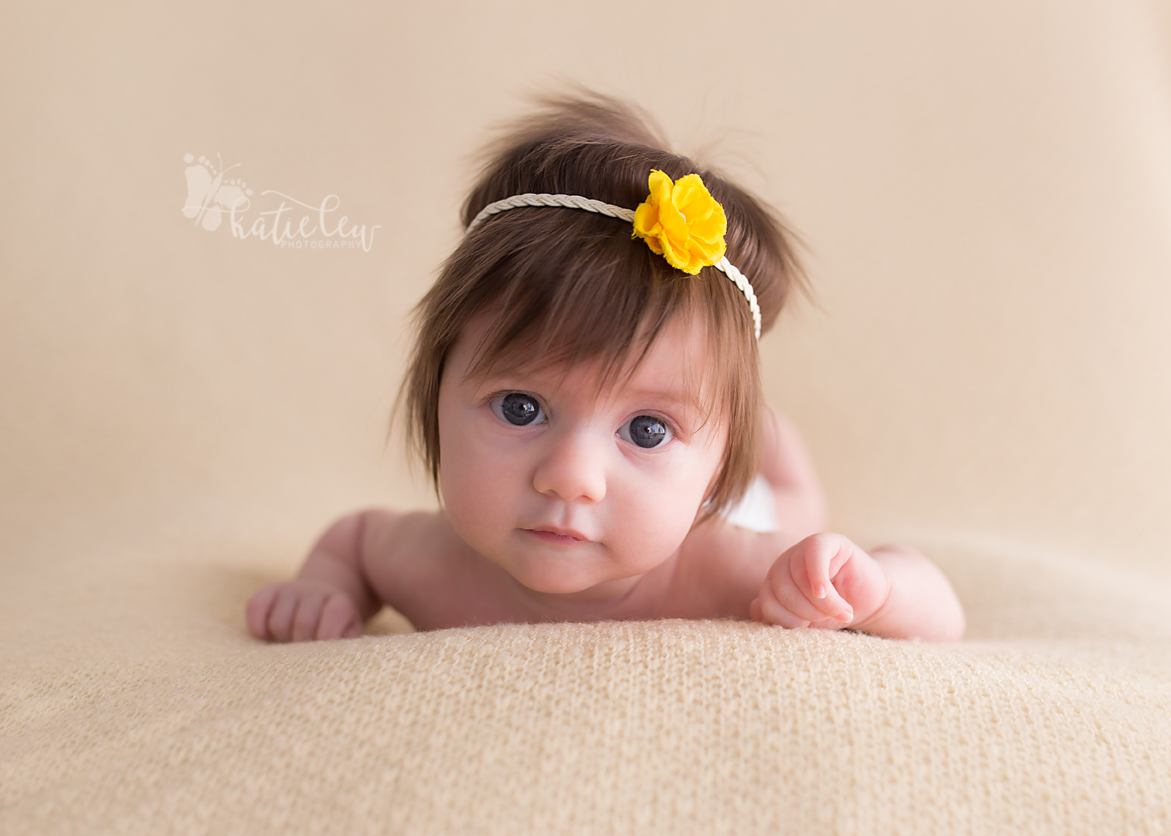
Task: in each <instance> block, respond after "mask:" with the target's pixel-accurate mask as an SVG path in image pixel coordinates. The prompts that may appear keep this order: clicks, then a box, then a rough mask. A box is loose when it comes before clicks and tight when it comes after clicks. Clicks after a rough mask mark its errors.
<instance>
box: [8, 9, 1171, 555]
mask: <svg viewBox="0 0 1171 836" xmlns="http://www.w3.org/2000/svg"><path fill="white" fill-rule="evenodd" d="M5 16H6V18H7V19H8V21H9V23H8V25H6V26H5V27H3V30H2V32H0V41H2V42H0V61H2V62H3V79H4V84H3V112H4V114H5V118H4V122H5V129H4V131H3V132H2V134H0V143H2V146H0V151H2V160H3V163H2V165H0V171H2V172H3V174H2V176H3V178H4V179H3V184H4V191H5V195H6V199H5V200H4V201H3V202H2V205H0V229H2V230H3V237H2V239H0V246H2V247H3V249H2V250H0V258H2V259H3V260H2V262H0V266H2V270H3V276H2V280H0V318H2V321H0V341H2V342H0V346H2V350H0V379H2V380H3V382H4V395H3V398H2V399H0V428H2V432H0V491H2V495H3V496H4V502H3V503H2V507H0V515H2V517H0V519H2V521H3V526H2V530H3V531H4V532H5V538H6V539H7V540H8V542H9V543H10V544H14V545H17V546H22V547H27V546H30V545H32V544H34V543H35V542H37V541H39V540H40V539H41V538H43V537H46V536H52V537H56V536H59V535H61V534H62V529H66V528H68V529H70V530H72V531H74V532H75V534H76V535H77V536H81V537H83V538H84V537H90V536H92V531H91V529H92V528H93V527H103V526H107V525H108V526H112V527H113V528H114V530H116V531H118V532H120V533H121V532H125V531H126V526H128V525H133V526H138V525H151V524H152V521H154V520H157V519H158V518H159V517H160V516H166V517H168V518H171V519H173V518H174V517H173V513H174V511H175V510H176V507H181V508H185V509H187V510H189V511H195V510H196V509H198V510H199V515H198V519H199V520H200V522H199V525H200V526H201V527H202V526H204V525H206V524H207V523H208V522H209V521H211V520H216V521H219V520H220V519H221V518H223V517H229V518H233V519H236V518H239V520H240V524H241V526H242V527H244V528H250V527H254V528H257V529H263V528H265V527H271V526H273V525H278V526H281V527H282V529H287V530H289V531H290V532H291V533H295V535H296V536H294V537H293V539H294V540H295V539H297V538H298V537H306V538H307V537H310V536H312V534H313V533H314V531H315V529H317V528H319V527H320V526H321V525H323V524H324V522H325V521H326V520H327V518H329V517H330V516H331V515H332V514H333V513H335V512H337V511H340V510H342V509H345V508H348V507H349V506H351V505H353V504H355V503H364V502H371V501H379V502H382V501H386V502H391V503H395V504H398V505H415V504H427V503H430V502H431V498H430V496H429V494H428V491H427V489H426V486H425V485H424V484H422V482H421V481H419V480H416V481H411V480H410V478H409V476H408V473H407V469H406V468H405V466H404V462H403V458H402V456H401V455H400V452H399V450H400V446H401V445H400V443H399V441H398V438H397V437H395V439H393V440H392V442H391V444H390V445H389V447H386V446H385V445H384V440H385V432H384V430H385V427H384V425H385V419H386V416H387V414H388V412H389V408H390V407H391V405H392V403H393V399H394V392H395V386H396V385H397V382H398V378H399V374H400V370H401V367H402V359H403V355H404V350H405V346H406V344H407V339H406V336H405V334H404V317H405V315H406V313H407V312H408V311H409V309H410V307H411V305H412V304H413V303H414V302H415V300H416V299H417V298H418V297H419V295H420V294H421V293H422V292H423V290H424V288H425V287H426V286H427V284H428V283H429V282H430V281H431V279H432V277H433V276H434V274H435V269H436V266H437V265H438V264H439V263H440V261H441V260H442V259H443V258H444V257H445V255H446V254H447V253H448V251H449V250H450V248H451V246H452V244H453V243H454V242H455V241H456V239H457V237H458V235H459V230H458V225H457V221H456V212H457V207H458V205H459V202H460V200H461V198H462V196H463V194H464V191H465V188H466V185H465V184H466V183H467V180H468V177H469V175H470V172H471V171H472V167H471V162H470V160H471V155H472V154H473V153H474V152H475V151H476V149H478V148H479V146H480V145H481V143H482V142H483V140H484V137H485V132H486V130H488V129H489V128H490V127H491V126H492V125H494V124H497V123H499V122H500V121H501V120H502V119H506V118H508V117H510V116H512V115H514V114H515V113H517V112H518V109H519V108H520V107H521V103H522V102H523V101H524V97H525V96H526V95H528V94H530V93H531V92H533V91H543V90H548V89H550V88H553V89H556V87H557V85H558V84H559V83H565V82H579V83H582V84H585V85H588V86H590V87H593V88H595V89H598V90H601V91H604V92H608V93H613V94H616V95H620V96H624V97H628V98H630V99H632V100H634V101H636V102H638V103H640V104H642V105H644V106H646V107H647V108H649V109H650V110H651V111H652V112H653V113H654V114H656V116H657V117H658V118H659V120H660V121H661V122H662V124H663V125H664V127H665V129H666V130H667V132H668V134H669V135H670V136H671V137H672V138H673V139H674V140H675V141H676V143H677V147H678V149H680V150H683V151H686V152H698V153H701V154H702V155H703V156H705V157H706V158H708V159H710V160H713V161H714V162H715V163H716V164H719V165H722V166H724V167H725V168H727V169H729V170H731V171H733V172H734V173H735V174H737V175H738V176H740V177H741V178H742V179H743V180H744V181H745V182H746V183H747V184H748V185H750V186H751V187H752V188H754V189H755V190H757V191H758V192H759V193H761V194H762V195H763V196H764V197H766V198H767V199H768V200H769V201H771V202H772V203H773V204H774V205H775V206H777V207H778V208H779V209H780V210H781V211H782V212H783V213H785V214H786V216H787V217H788V218H789V219H790V220H791V221H792V223H793V224H794V225H795V226H796V228H797V229H798V230H800V232H801V233H802V234H803V236H804V238H805V240H806V241H807V243H808V244H809V249H810V255H809V258H808V265H809V270H810V274H811V276H812V279H813V283H814V286H815V288H816V292H817V302H818V307H817V308H813V307H811V306H805V307H804V308H802V309H794V310H793V311H792V312H791V313H790V315H788V316H787V317H786V318H785V319H784V321H783V322H782V324H781V327H780V329H779V333H774V334H773V335H771V336H769V337H768V338H767V339H766V341H765V343H764V354H765V379H766V382H767V387H768V393H769V396H770V398H771V399H772V401H773V402H774V403H776V404H779V405H780V406H782V407H784V408H785V409H787V410H789V411H790V412H791V413H792V414H793V416H794V417H795V419H796V420H797V421H798V423H799V424H800V425H801V427H802V429H803V430H804V431H805V433H806V435H807V436H808V439H809V442H810V444H811V445H812V448H813V451H814V454H815V456H816V458H817V461H818V463H819V464H820V466H821V469H822V472H823V474H824V477H825V480H826V483H827V486H828V490H829V493H830V496H831V499H832V510H833V515H834V522H835V525H836V526H837V527H838V528H840V529H842V530H844V531H846V532H850V533H853V534H855V535H857V536H872V535H873V536H880V535H882V534H885V533H887V532H912V533H913V532H916V531H923V532H924V536H927V535H928V534H930V535H931V536H936V535H939V534H941V533H944V534H946V536H964V537H995V538H1006V539H1010V540H1013V541H1015V542H1018V543H1020V544H1022V545H1023V546H1027V547H1044V548H1056V549H1060V550H1063V551H1065V552H1068V553H1076V554H1077V555H1081V556H1085V557H1088V558H1094V559H1102V560H1109V561H1110V562H1112V563H1114V562H1117V563H1120V564H1127V565H1130V566H1135V567H1143V568H1144V569H1156V568H1160V569H1166V567H1167V566H1168V561H1167V559H1166V553H1165V550H1164V548H1163V546H1164V543H1165V542H1166V540H1167V538H1168V526H1169V525H1171V522H1169V516H1168V515H1167V514H1166V513H1164V512H1165V510H1166V509H1167V507H1168V499H1169V498H1171V475H1169V474H1171V433H1168V432H1166V428H1167V427H1168V426H1171V381H1169V379H1168V374H1167V369H1168V364H1167V361H1166V358H1167V357H1168V356H1169V355H1171V351H1169V349H1171V330H1169V329H1168V328H1167V327H1166V325H1165V322H1166V315H1167V311H1168V309H1169V305H1168V303H1169V301H1171V283H1169V282H1168V278H1169V276H1171V236H1169V235H1168V232H1169V231H1171V153H1169V150H1168V149H1171V110H1169V108H1168V103H1169V91H1171V74H1169V70H1168V67H1169V60H1168V59H1169V49H1171V37H1169V36H1171V29H1169V25H1168V19H1169V17H1171V15H1169V13H1168V9H1167V7H1166V5H1165V4H1148V3H1144V2H1137V1H1136V2H1125V3H1117V2H1105V0H1103V2H1082V3H1076V4H1074V3H1063V4H1045V3H1030V4H1021V3H1015V2H1005V3H968V4H964V3H959V4H946V7H943V6H940V4H935V3H916V2H906V3H884V4H869V3H819V4H807V3H735V2H733V3H730V4H727V5H725V6H723V7H721V11H719V12H716V11H712V10H708V9H707V7H706V5H704V4H699V3H681V4H672V5H671V6H670V7H663V6H657V5H651V4H630V3H627V2H622V3H610V2H595V3H589V4H563V5H557V4H549V3H538V2H533V3H527V2H516V3H509V4H477V3H463V4H459V3H455V4H443V3H439V4H430V5H422V4H418V5H415V4H411V5H407V4H378V3H368V4H361V3H359V4H351V5H348V6H328V7H325V6H322V7H316V6H308V5H306V6H305V7H302V8H298V7H296V6H288V5H285V4H273V5H269V6H244V7H241V6H239V5H237V4H228V3H224V4H216V3H206V4H202V5H201V6H198V7H192V8H188V9H185V10H180V9H178V8H177V7H176V8H170V7H165V8H164V7H162V6H159V5H158V4H150V3H143V4H141V5H138V6H134V5H131V4H120V5H119V6H117V7H116V8H112V9H111V8H106V7H102V8H101V9H98V8H97V7H94V8H89V7H85V6H71V5H67V6H55V5H53V4H20V5H15V4H12V5H11V6H10V8H9V10H8V11H7V12H6V14H5ZM187 153H190V154H193V155H194V156H195V157H196V158H198V157H200V156H202V155H206V156H208V157H210V158H211V159H213V160H215V159H216V158H217V155H220V156H221V157H222V160H223V163H224V165H225V166H228V165H237V166H238V168H236V169H234V170H233V171H231V172H229V176H231V177H239V178H242V179H243V180H244V181H246V182H247V184H248V187H249V188H253V189H254V190H255V191H256V195H255V196H256V197H257V200H258V205H257V210H258V211H259V210H262V209H270V210H271V209H273V208H275V206H276V205H277V204H273V203H269V202H268V200H269V199H270V198H265V199H264V201H261V200H260V199H259V192H260V191H261V190H269V189H271V190H276V191H280V192H283V193H285V194H288V195H290V196H292V197H294V198H297V199H299V200H302V201H304V202H306V203H310V204H313V205H318V204H319V203H320V201H321V200H322V199H323V198H325V197H326V196H327V195H331V194H332V195H336V196H337V198H338V201H339V203H340V207H341V208H340V212H339V213H344V214H346V215H348V216H349V217H350V218H351V219H352V220H351V223H353V224H365V225H367V226H368V227H373V226H374V225H378V226H380V227H381V228H380V229H378V230H376V231H375V232H374V240H373V246H372V247H371V249H370V251H369V252H365V251H358V252H353V251H348V250H347V251H344V252H340V251H337V250H322V251H306V250H300V251H296V250H281V249H280V248H279V247H276V246H273V244H272V243H271V242H270V241H267V240H266V241H259V240H256V239H255V238H250V239H247V240H240V239H237V238H233V237H232V236H231V235H230V233H229V225H228V223H227V222H226V221H225V222H224V223H223V224H222V225H221V227H220V228H219V229H218V230H216V231H215V232H209V231H207V230H205V229H203V228H202V227H199V226H195V225H193V222H192V221H191V220H188V219H186V218H184V217H183V215H182V214H181V212H180V208H181V207H182V206H183V203H184V200H185V198H186V194H187V189H186V183H185V179H184V169H185V168H186V164H185V163H184V160H183V156H184V154H187ZM271 199H272V200H278V199H277V198H275V197H274V198H271ZM252 217H253V218H255V215H253V216H252ZM204 506H208V507H204ZM293 528H295V529H296V531H295V532H292V529H293Z"/></svg>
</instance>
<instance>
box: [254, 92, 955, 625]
mask: <svg viewBox="0 0 1171 836" xmlns="http://www.w3.org/2000/svg"><path fill="white" fill-rule="evenodd" d="M662 148H663V143H662V142H661V141H659V139H658V138H657V137H656V135H655V134H654V133H653V132H651V131H650V130H649V129H648V127H647V126H646V124H645V122H644V121H643V120H642V119H641V118H640V117H639V116H638V115H637V114H636V113H635V112H634V111H633V110H631V109H630V108H627V107H625V106H622V105H620V104H618V103H616V102H614V101H611V100H608V99H603V98H600V97H595V98H582V99H573V100H565V101H556V102H551V103H549V104H548V105H547V106H546V107H545V108H544V109H543V110H542V111H540V112H539V113H538V114H537V115H536V116H534V117H533V118H531V119H530V120H528V121H526V122H523V123H521V124H520V125H519V126H517V127H516V128H515V129H514V130H513V132H512V133H510V134H509V135H508V136H507V137H506V138H505V140H504V141H503V142H502V143H500V145H499V146H498V147H497V148H495V150H494V153H493V154H492V156H491V157H490V161H489V163H488V165H487V167H486V168H485V170H484V173H483V175H482V176H481V177H480V179H479V181H478V182H477V183H476V185H475V187H474V188H473V189H472V192H471V195H470V196H469V198H468V200H467V203H466V205H465V206H464V213H463V221H464V224H465V225H466V226H467V234H466V235H465V236H464V239H463V241H462V242H461V243H460V245H459V246H458V247H457V248H456V251H455V253H454V254H453V255H452V256H451V257H450V258H449V259H448V261H447V263H446V264H445V266H444V268H443V271H442V273H441V275H440V277H439V279H438V281H437V282H436V283H435V285H434V286H433V287H432V288H431V290H430V291H429V292H428V293H427V295H426V296H425V297H424V298H423V300H422V302H421V303H420V304H419V308H418V312H417V316H418V337H417V342H416V345H415V348H414V353H413V356H412V360H411V365H410V369H409V372H408V375H407V379H406V380H405V382H404V385H403V394H404V402H405V407H406V411H407V417H408V422H409V430H410V434H411V438H412V440H413V442H414V443H415V445H416V447H417V448H418V450H419V452H420V453H421V454H422V457H423V459H424V460H425V462H426V463H427V465H428V467H429V470H430V474H431V477H432V479H433V480H434V482H435V484H436V486H437V489H438V491H439V493H440V496H441V498H442V510H441V511H438V512H434V513H422V512H416V513H398V512H395V511H391V510H386V509H370V510H364V511H360V512H357V513H354V514H351V515H349V516H346V517H344V518H342V519H340V520H338V521H337V522H336V523H334V524H333V525H332V526H331V527H330V528H329V529H328V530H326V532H325V533H324V534H323V535H322V536H321V538H320V540H318V542H317V543H316V545H314V546H313V548H312V550H311V551H310V553H309V557H308V558H307V559H306V561H305V565H304V566H303V567H302V568H301V571H300V573H299V574H298V576H297V578H296V580H292V581H287V582H285V583H280V584H276V585H274V586H270V587H268V588H266V589H263V590H261V591H260V592H258V593H256V595H254V596H253V597H252V599H251V600H250V601H249V603H248V607H247V620H248V626H249V628H250V629H251V631H252V632H253V633H254V634H255V635H256V636H258V637H260V638H263V639H270V640H274V641H307V640H312V639H336V638H350V637H356V636H360V635H361V634H362V629H363V622H364V621H365V620H366V619H368V618H370V617H371V616H372V615H373V614H374V613H376V612H377V611H378V610H379V609H380V608H381V607H382V605H383V604H387V605H389V606H391V607H393V608H394V609H396V610H398V611H399V612H401V613H402V614H403V615H405V616H406V617H407V618H408V619H410V621H411V622H412V623H413V624H414V625H415V626H416V627H417V628H418V629H420V630H434V629H438V628H443V627H461V626H467V625H478V624H497V623H501V622H537V621H596V620H603V619H659V618H693V619H702V618H734V619H755V620H757V621H760V622H763V623H765V624H774V625H780V626H782V627H817V628H824V629H831V630H832V629H838V628H842V627H849V628H850V629H853V630H859V631H863V632H867V633H872V634H874V635H879V636H889V637H915V636H917V637H921V638H923V639H927V640H937V641H946V640H955V639H958V638H959V637H960V636H961V634H962V633H963V629H964V616H963V610H962V608H961V606H960V604H959V601H958V600H957V598H956V596H955V593H954V592H953V591H952V588H951V586H950V584H949V583H948V581H947V579H946V578H945V577H944V576H943V574H942V573H941V572H940V571H939V570H938V569H937V568H936V567H935V566H934V565H933V564H932V563H931V562H930V561H928V560H927V559H926V558H925V557H924V556H923V555H921V554H919V553H918V552H917V551H915V550H914V549H911V548H907V547H905V546H883V547H881V548H877V549H873V550H871V551H870V552H866V551H863V550H862V549H860V548H859V547H858V546H856V545H854V544H853V543H852V542H850V541H849V540H847V539H846V538H845V537H843V536H841V535H838V534H830V533H823V528H824V526H825V509H824V502H823V499H822V494H821V489H820V487H819V484H818V481H817V477H816V475H815V473H814V470H813V467H812V465H811V463H810V460H809V457H808V455H807V454H806V452H805V450H804V448H803V446H802V444H801V441H800V439H799V438H798V436H797V434H796V432H795V431H794V429H793V428H792V427H791V426H790V425H789V424H788V423H787V422H786V421H785V420H783V419H782V418H780V417H779V416H777V415H775V414H774V413H772V412H771V411H770V410H769V409H768V408H767V407H766V406H765V405H764V404H763V401H762V394H761V384H760V377H759V368H758V367H759V358H758V351H757V340H758V338H759V335H760V332H761V331H762V330H765V331H767V330H768V329H769V328H770V327H771V326H772V325H773V323H774V322H775V321H776V318H777V315H778V313H779V312H780V310H781V306H782V304H783V302H784V301H785V299H786V297H787V296H788V294H789V293H790V291H792V290H793V289H794V288H795V287H796V286H798V285H799V283H800V281H801V274H800V270H799V267H798V266H797V262H796V259H795V258H794V254H793V250H792V248H791V245H790V243H789V241H788V240H787V237H786V232H785V230H784V228H783V227H782V226H781V224H780V223H779V222H778V221H777V220H776V219H775V218H774V217H773V215H772V214H770V212H769V211H768V210H767V209H766V208H765V207H764V206H763V205H761V204H760V203H759V202H758V201H757V200H755V199H754V198H753V197H752V196H751V195H749V194H748V193H747V192H745V191H743V190H742V189H740V188H739V187H737V186H736V185H734V184H733V183H731V182H729V181H728V180H726V179H724V178H722V177H720V176H719V175H718V174H716V173H714V172H711V171H701V170H700V169H699V168H698V167H697V166H696V165H695V164H694V163H693V162H691V161H690V160H688V159H686V158H684V157H680V156H676V155H674V154H670V153H668V152H666V151H664V150H661V149H662ZM632 210H633V211H632ZM750 487H752V491H751V498H753V499H755V500H756V501H757V502H758V503H759V502H761V501H763V502H764V504H765V508H766V510H767V511H769V512H771V514H770V516H771V517H772V518H773V520H775V524H771V525H768V524H766V525H754V526H748V525H745V524H744V523H738V522H737V520H738V519H742V518H743V514H742V513H740V512H739V511H737V510H736V506H737V504H738V503H739V504H740V505H743V500H744V499H745V495H746V493H748V492H749V488H750ZM762 498H763V500H762ZM741 510H742V509H741Z"/></svg>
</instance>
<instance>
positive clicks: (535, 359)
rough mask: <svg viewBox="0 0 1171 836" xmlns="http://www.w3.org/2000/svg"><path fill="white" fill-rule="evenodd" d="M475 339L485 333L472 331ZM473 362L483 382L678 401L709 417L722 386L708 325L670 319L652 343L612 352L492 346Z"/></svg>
mask: <svg viewBox="0 0 1171 836" xmlns="http://www.w3.org/2000/svg"><path fill="white" fill-rule="evenodd" d="M469 336H471V337H473V338H475V337H476V336H482V333H481V334H479V335H477V334H471V335H469ZM476 353H477V354H478V355H479V356H478V357H477V358H476V359H475V360H474V361H473V363H472V364H471V365H470V366H469V368H468V372H469V375H468V376H469V377H471V378H477V379H478V380H479V382H481V383H491V382H503V381H512V383H511V384H510V385H519V383H521V382H523V381H532V382H533V383H534V384H539V385H540V386H541V387H542V388H550V389H565V388H569V389H573V390H575V391H582V392H587V391H588V392H589V393H590V394H591V395H592V396H594V397H595V398H599V399H601V398H607V397H613V396H618V395H621V396H623V397H636V398H637V397H642V398H644V399H656V400H662V401H674V402H677V403H679V404H680V405H683V406H687V407H690V408H693V409H695V410H696V411H698V412H700V413H702V414H703V415H705V416H706V415H707V414H708V413H709V412H710V411H711V408H712V406H713V400H714V390H715V389H716V388H718V387H716V386H715V385H714V382H713V381H711V380H709V379H707V378H708V373H709V372H710V371H711V370H712V365H711V364H709V363H707V362H706V353H707V342H706V339H705V337H704V334H703V333H702V329H692V328H687V327H686V323H674V322H671V323H668V324H667V325H666V326H664V327H663V328H662V329H661V330H660V332H659V333H658V334H657V335H656V336H655V338H654V339H653V340H651V341H650V342H649V343H648V342H647V341H641V342H640V343H639V344H637V345H635V346H623V347H620V350H616V351H614V352H611V353H608V354H602V353H598V354H595V355H593V356H585V357H580V356H574V355H573V353H572V350H571V347H566V346H560V347H551V348H547V349H545V350H539V349H535V348H533V347H531V346H524V345H511V346H494V347H493V346H486V345H484V344H483V343H481V344H480V345H479V347H478V351H477V352H476Z"/></svg>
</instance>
